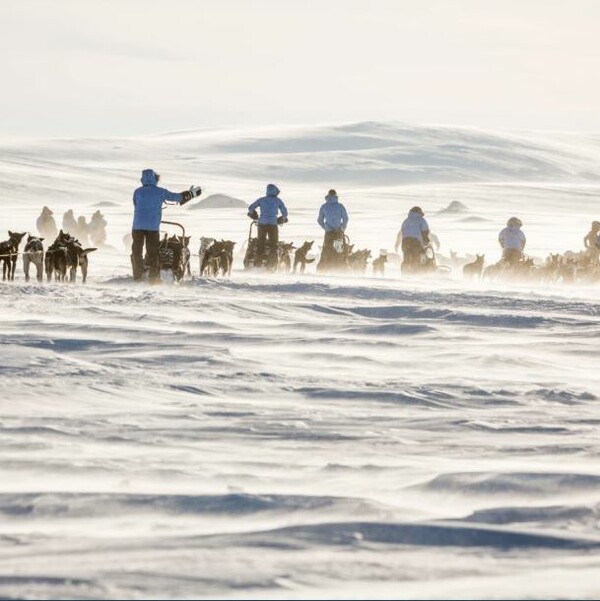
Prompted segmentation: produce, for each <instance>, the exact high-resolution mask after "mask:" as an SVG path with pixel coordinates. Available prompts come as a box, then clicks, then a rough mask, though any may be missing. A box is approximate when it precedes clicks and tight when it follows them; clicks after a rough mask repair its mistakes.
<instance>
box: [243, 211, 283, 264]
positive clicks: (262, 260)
mask: <svg viewBox="0 0 600 601" xmlns="http://www.w3.org/2000/svg"><path fill="white" fill-rule="evenodd" d="M253 228H256V229H258V221H256V220H255V219H253V220H252V221H251V222H250V227H249V228H248V241H247V243H246V252H245V254H244V269H245V270H250V269H262V268H264V267H266V268H267V270H268V271H276V270H277V265H278V263H279V259H278V248H277V245H275V247H272V246H271V245H270V241H269V242H268V243H266V244H265V253H264V254H263V256H260V255H259V253H258V235H256V236H254V237H253V236H252V230H253Z"/></svg>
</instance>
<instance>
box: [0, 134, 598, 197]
mask: <svg viewBox="0 0 600 601" xmlns="http://www.w3.org/2000/svg"><path fill="white" fill-rule="evenodd" d="M146 167H153V168H156V169H157V170H158V171H159V172H162V173H163V180H162V181H163V184H164V185H165V186H167V187H169V186H170V187H172V188H174V189H178V187H179V188H180V189H184V187H188V186H189V185H190V184H191V183H203V182H206V181H207V180H208V181H211V182H215V181H216V180H218V182H217V183H219V187H220V188H221V189H222V187H224V186H227V188H228V189H229V190H231V192H232V193H233V194H234V195H235V194H237V195H242V194H244V193H248V194H250V195H252V196H253V195H254V194H255V193H257V192H259V190H256V186H260V188H261V189H262V187H263V186H264V185H265V184H266V183H268V182H270V181H276V182H280V183H282V184H283V185H286V186H288V187H289V185H305V184H309V185H313V184H316V185H319V186H320V187H322V188H325V189H326V188H327V187H331V186H335V187H340V186H345V187H350V186H351V187H354V188H356V187H380V186H396V185H407V184H417V185H421V184H446V183H468V182H471V183H478V182H489V183H511V182H512V183H519V182H562V183H565V182H569V183H592V184H593V183H598V182H600V139H599V138H598V137H597V136H593V135H583V134H566V133H548V132H489V131H483V130H478V129H469V128H458V127H443V126H409V125H404V124H400V123H377V122H367V123H355V124H345V125H324V126H320V127H310V128H307V127H287V128H277V129H275V128H271V129H269V128H263V129H254V130H225V131H205V130H202V131H194V130H192V131H186V132H176V133H165V134H158V135H151V136H141V137H129V138H85V139H51V140H27V141H20V142H15V141H4V142H2V141H0V185H1V186H2V189H3V192H4V194H5V195H8V196H9V197H10V198H12V199H14V200H21V201H32V200H35V201H36V202H38V200H39V195H40V194H44V193H46V192H48V193H49V192H50V191H51V192H52V195H53V198H54V199H55V200H57V201H61V202H62V201H65V202H67V201H69V202H79V201H80V200H81V199H82V198H83V197H86V196H89V195H90V193H91V192H92V191H93V192H94V194H96V192H98V191H102V192H103V193H104V194H105V198H103V199H98V200H105V201H111V202H118V203H119V204H120V203H121V202H124V201H125V199H127V203H128V202H129V200H130V196H131V187H132V183H134V184H135V183H137V181H138V180H139V173H140V172H141V170H142V169H144V168H146ZM241 181H243V182H246V183H249V182H253V185H252V187H251V189H249V188H247V187H246V188H244V189H240V187H237V188H236V183H237V182H241Z"/></svg>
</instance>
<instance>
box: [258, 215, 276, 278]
mask: <svg viewBox="0 0 600 601" xmlns="http://www.w3.org/2000/svg"><path fill="white" fill-rule="evenodd" d="M257 238H258V243H257V248H256V258H257V263H258V265H262V264H263V262H264V260H265V258H266V259H267V267H271V268H273V267H276V266H277V243H278V242H279V226H278V225H264V224H260V223H259V224H258V234H257ZM267 239H268V244H269V250H268V253H267V254H266V253H265V250H266V248H265V247H266V246H267Z"/></svg>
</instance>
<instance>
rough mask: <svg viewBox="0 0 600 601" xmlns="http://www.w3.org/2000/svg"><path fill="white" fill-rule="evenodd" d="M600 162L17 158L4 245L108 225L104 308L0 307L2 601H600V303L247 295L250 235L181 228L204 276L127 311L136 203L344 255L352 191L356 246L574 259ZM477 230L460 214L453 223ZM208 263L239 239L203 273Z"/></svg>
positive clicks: (420, 286)
mask: <svg viewBox="0 0 600 601" xmlns="http://www.w3.org/2000/svg"><path fill="white" fill-rule="evenodd" d="M599 159H600V137H598V136H593V135H588V136H585V135H580V134H562V133H547V132H514V133H499V132H484V131H480V130H467V129H459V128H451V127H438V126H431V127H413V126H407V125H404V124H389V123H359V124H346V125H340V126H322V127H315V128H310V129H309V128H287V129H281V128H279V129H272V130H254V131H219V132H212V131H204V130H200V131H189V132H176V133H170V134H162V135H152V136H146V137H139V138H118V139H117V138H110V139H109V138H106V139H56V140H26V141H23V140H17V141H11V140H4V141H3V142H1V143H0V189H1V190H2V194H3V200H2V204H1V205H0V207H1V208H0V228H1V231H0V240H3V239H4V238H5V237H6V230H9V229H10V230H13V231H30V232H31V233H35V219H36V217H37V215H38V214H39V212H40V209H41V207H42V206H43V205H48V206H49V207H50V208H51V209H52V210H53V211H54V213H55V217H56V218H57V221H58V222H59V226H60V218H61V216H62V213H63V212H64V211H65V210H66V209H68V208H73V209H74V211H75V214H76V215H78V214H86V215H89V214H91V213H92V212H94V210H96V208H97V207H101V209H102V212H103V213H104V215H105V217H106V219H107V221H108V243H109V246H108V247H105V248H102V249H100V250H99V251H97V252H95V253H93V254H92V255H91V256H90V278H89V280H88V284H87V285H85V286H83V285H81V284H79V283H78V284H75V285H68V284H62V285H60V284H54V283H53V284H47V283H44V284H36V283H28V284H26V283H25V282H24V280H23V275H22V269H21V264H20V262H19V265H18V268H17V279H16V281H15V282H14V283H3V284H2V285H0V316H1V318H2V329H1V331H0V342H1V344H2V346H1V350H2V361H1V362H0V396H1V402H0V409H1V410H0V434H1V436H0V448H1V458H2V461H1V462H0V476H1V478H0V596H1V597H2V598H63V599H66V598H140V597H142V598H148V597H151V598H199V597H220V598H311V597H313V598H440V597H444V598H449V597H455V598H480V597H484V598H523V597H534V598H544V597H553V598H557V597H563V598H566V597H571V598H573V597H579V598H584V597H587V598H597V597H598V595H600V584H599V580H598V573H599V570H600V467H599V463H598V456H599V454H600V438H599V436H598V434H599V430H598V428H599V425H600V416H599V411H598V406H599V405H598V403H599V399H598V397H599V395H600V372H599V371H598V369H597V365H598V362H597V361H598V336H599V335H600V304H599V303H598V300H597V299H598V293H599V288H598V286H589V287H582V286H580V287H575V286H572V287H569V286H556V285H554V286H553V285H548V284H541V283H538V284H535V285H526V284H521V285H518V286H517V285H513V286H507V285H498V284H496V285H493V286H492V285H489V284H485V283H481V284H479V283H473V282H471V283H468V284H466V283H464V282H462V280H461V278H460V277H459V276H458V275H450V276H448V277H445V278H438V279H427V278H423V279H420V280H419V279H417V280H407V279H406V278H402V277H400V274H399V272H398V270H397V268H396V267H395V266H393V265H388V271H387V272H386V277H385V278H381V277H377V278H375V277H372V276H371V275H370V272H369V273H368V274H367V276H366V277H345V276H317V275H316V274H315V272H314V264H313V265H312V266H310V267H309V271H308V272H307V273H306V274H304V275H261V274H258V275H257V274H248V273H246V272H244V271H242V268H241V261H240V257H241V255H240V253H241V252H242V251H241V249H242V246H243V243H244V240H245V238H246V237H247V234H248V225H249V222H248V220H247V218H246V216H245V213H246V211H245V209H244V208H243V207H240V208H220V207H217V208H214V209H211V208H206V209H204V210H202V211H194V210H190V208H189V207H170V208H168V209H167V210H166V212H165V219H169V220H173V221H178V222H181V223H183V224H184V225H185V227H186V230H187V234H188V235H192V236H193V238H192V242H191V249H192V253H193V256H192V261H193V262H192V269H193V272H194V276H195V277H194V278H193V279H191V280H188V281H186V282H184V283H183V284H182V285H179V286H177V285H163V286H158V287H148V286H144V285H142V286H134V285H133V283H132V281H131V278H130V275H129V272H130V262H129V261H130V260H129V250H127V249H126V248H125V247H124V245H123V241H122V238H123V236H124V235H125V234H126V233H127V231H128V229H129V228H130V223H131V208H132V207H131V195H132V191H133V189H134V188H135V187H136V186H137V185H138V180H139V175H140V172H141V170H142V169H144V168H153V169H155V170H156V171H157V172H159V173H160V174H161V182H162V183H163V185H165V186H166V187H168V188H170V189H173V190H182V189H186V188H187V187H189V185H190V184H199V185H201V186H202V187H203V189H204V195H207V196H208V195H210V194H220V195H226V197H232V198H237V199H241V200H243V201H244V202H250V201H252V200H254V199H255V198H257V197H258V196H260V195H262V194H263V192H264V186H265V185H266V184H267V183H269V182H271V181H272V182H273V183H276V184H277V185H278V186H279V187H280V189H281V196H282V198H283V199H284V200H285V201H286V203H287V205H288V207H289V209H290V223H289V224H288V225H286V226H285V227H284V228H283V229H282V234H281V235H282V239H285V240H289V241H294V242H298V243H300V242H302V241H303V240H316V241H317V244H319V243H320V241H321V233H320V231H319V229H318V226H317V224H316V215H317V211H318V207H319V206H320V204H321V203H322V201H323V197H324V196H325V194H326V193H327V190H328V189H329V188H332V187H334V188H336V190H337V191H338V193H339V195H340V198H341V199H342V200H343V201H344V202H345V204H346V206H347V208H348V211H349V213H350V226H349V230H348V233H349V235H350V237H351V239H352V241H353V242H356V244H357V247H369V248H371V249H372V250H373V251H374V253H378V251H379V249H381V248H385V249H387V250H389V251H392V250H393V246H394V241H395V236H396V232H397V230H398V227H399V224H400V222H401V219H402V218H403V216H404V215H405V214H406V212H407V210H408V209H409V208H410V207H411V206H413V205H415V204H419V205H420V206H422V207H423V208H424V210H425V212H426V214H427V218H428V219H429V222H430V225H431V227H432V230H433V231H434V232H435V233H436V234H437V236H438V237H439V238H440V241H441V243H442V248H441V250H440V253H442V254H445V255H448V254H449V252H450V250H451V249H452V250H455V251H458V253H459V254H460V255H465V254H473V253H476V252H480V253H485V254H486V258H487V259H489V260H490V261H495V260H497V258H498V257H499V250H498V245H497V242H496V237H497V233H498V231H499V229H501V227H502V226H503V225H504V223H505V221H506V219H507V218H508V217H510V216H511V215H512V214H517V215H518V216H520V217H521V219H522V220H523V223H524V226H523V228H524V230H525V231H526V233H527V236H528V251H529V252H530V253H531V254H532V255H535V256H539V257H541V258H543V257H545V256H546V254H547V253H549V252H550V251H565V250H568V249H571V250H580V248H581V246H582V238H583V236H584V235H585V234H586V233H587V231H588V229H589V224H590V222H591V221H592V219H597V218H598V214H597V199H598V195H599V192H600V166H599V165H600V161H599ZM452 202H454V203H460V204H454V205H453V206H455V207H457V206H460V207H461V210H459V211H453V210H451V211H444V209H445V208H446V207H449V206H451V203H452ZM200 236H210V237H216V238H229V239H232V240H235V241H236V243H237V246H236V264H235V266H234V271H233V274H232V277H231V278H230V279H217V280H213V279H202V278H199V277H197V276H198V259H197V256H196V257H195V258H194V254H195V253H197V250H198V245H199V237H200Z"/></svg>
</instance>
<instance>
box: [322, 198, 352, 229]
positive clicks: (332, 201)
mask: <svg viewBox="0 0 600 601" xmlns="http://www.w3.org/2000/svg"><path fill="white" fill-rule="evenodd" d="M317 223H318V224H319V225H320V226H321V227H322V228H323V229H324V230H325V231H326V232H333V231H335V230H342V231H344V230H345V229H346V226H347V225H348V212H347V211H346V207H345V206H344V205H343V204H342V203H341V202H340V201H339V200H338V197H337V195H335V194H328V195H327V196H326V197H325V204H323V205H321V209H320V211H319V218H318V219H317Z"/></svg>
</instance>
